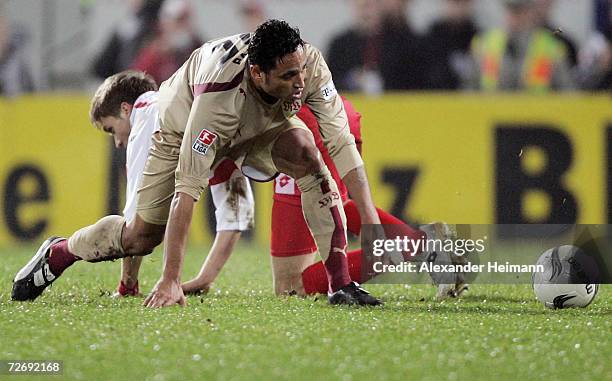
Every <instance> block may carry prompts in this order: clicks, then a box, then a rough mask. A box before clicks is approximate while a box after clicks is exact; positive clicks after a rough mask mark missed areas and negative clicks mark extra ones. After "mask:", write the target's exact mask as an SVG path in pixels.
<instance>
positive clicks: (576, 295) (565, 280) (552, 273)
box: [531, 245, 599, 308]
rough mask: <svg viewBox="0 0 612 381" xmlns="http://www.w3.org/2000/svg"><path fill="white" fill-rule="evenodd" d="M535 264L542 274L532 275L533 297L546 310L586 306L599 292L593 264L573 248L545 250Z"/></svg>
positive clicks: (590, 259)
mask: <svg viewBox="0 0 612 381" xmlns="http://www.w3.org/2000/svg"><path fill="white" fill-rule="evenodd" d="M537 265H542V266H543V268H544V271H543V272H534V273H533V275H532V278H531V279H532V285H533V291H534V292H535V295H536V298H537V299H538V300H539V301H540V302H541V303H543V304H544V305H545V306H546V307H548V308H568V307H586V306H588V305H589V304H590V303H591V302H592V301H593V299H595V295H597V291H598V289H599V285H598V284H596V283H594V282H593V280H594V279H597V274H598V272H597V265H596V263H595V261H594V260H593V259H592V258H591V257H589V256H588V255H586V254H584V253H583V252H582V250H580V249H579V248H577V247H575V246H571V245H564V246H559V247H553V248H551V249H548V250H546V251H545V252H544V254H542V255H541V256H540V258H539V259H538V262H537Z"/></svg>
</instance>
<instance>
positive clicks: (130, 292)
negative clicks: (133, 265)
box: [117, 280, 140, 296]
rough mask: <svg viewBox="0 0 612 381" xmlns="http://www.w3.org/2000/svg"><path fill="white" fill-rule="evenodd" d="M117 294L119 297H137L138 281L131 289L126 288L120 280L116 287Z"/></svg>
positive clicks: (138, 292) (138, 291)
mask: <svg viewBox="0 0 612 381" xmlns="http://www.w3.org/2000/svg"><path fill="white" fill-rule="evenodd" d="M117 292H118V293H119V295H121V296H138V294H140V290H139V289H138V281H136V283H135V284H134V286H133V287H128V286H126V285H125V283H123V281H122V280H120V281H119V285H118V286H117Z"/></svg>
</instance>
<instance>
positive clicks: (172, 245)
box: [144, 192, 195, 308]
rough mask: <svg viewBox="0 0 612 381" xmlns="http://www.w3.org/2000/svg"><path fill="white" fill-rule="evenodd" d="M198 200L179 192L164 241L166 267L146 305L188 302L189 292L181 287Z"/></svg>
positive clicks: (157, 305) (182, 303) (171, 208)
mask: <svg viewBox="0 0 612 381" xmlns="http://www.w3.org/2000/svg"><path fill="white" fill-rule="evenodd" d="M194 206H195V200H194V199H193V197H191V196H189V195H188V194H186V193H182V192H178V193H175V195H174V199H173V200H172V205H171V207H170V214H169V216H168V225H167V227H166V237H165V241H164V268H163V272H162V276H161V278H160V279H159V280H158V281H157V284H156V285H155V287H153V290H152V291H151V294H149V296H147V298H146V299H145V301H144V305H145V306H147V307H151V308H159V307H167V306H171V305H174V304H177V303H178V304H179V305H181V306H184V305H185V295H184V294H183V290H182V288H181V271H182V268H183V259H184V256H185V245H186V243H187V234H188V232H189V226H190V225H191V219H192V216H193V208H194Z"/></svg>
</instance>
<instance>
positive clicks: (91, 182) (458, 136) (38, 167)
mask: <svg viewBox="0 0 612 381" xmlns="http://www.w3.org/2000/svg"><path fill="white" fill-rule="evenodd" d="M349 99H350V100H351V101H352V102H353V103H354V105H355V107H356V109H357V110H358V111H359V112H360V113H361V114H362V134H363V141H364V146H363V147H364V149H363V155H364V159H365V162H366V168H367V171H368V175H369V179H370V183H371V186H372V190H373V194H374V200H375V202H376V204H377V206H379V207H381V208H383V209H386V210H391V211H393V212H394V213H395V214H396V215H399V216H400V217H402V218H404V219H407V220H410V221H419V222H428V221H432V220H445V221H448V222H450V223H473V224H476V223H478V224H488V223H500V222H517V223H518V222H543V221H544V222H545V221H546V218H547V217H549V216H551V213H554V212H555V210H556V209H558V208H561V209H563V208H566V207H567V208H568V210H569V212H568V213H569V214H570V215H571V214H572V211H573V213H574V214H575V218H574V220H573V221H571V222H574V223H609V222H612V221H609V219H610V216H609V213H608V209H609V208H608V204H609V200H608V198H609V194H610V189H609V187H610V184H608V180H607V179H608V176H610V177H611V178H612V174H610V172H611V171H612V169H611V168H612V159H611V157H612V155H611V153H610V152H609V151H610V147H612V142H611V141H610V139H611V138H610V137H612V107H610V106H611V102H610V98H609V97H607V96H603V95H599V96H595V95H584V94H573V95H547V96H545V97H542V96H525V95H483V94H478V95H477V94H474V95H465V94H463V95H460V96H458V95H456V94H452V95H451V94H448V95H445V94H432V95H424V94H411V95H403V94H402V95H385V96H382V97H379V98H369V97H361V96H351V97H349ZM88 108H89V99H88V98H87V97H86V96H56V95H53V96H34V97H22V98H19V99H17V100H0V141H1V148H2V158H1V160H0V200H1V201H2V204H1V205H0V211H1V213H2V218H1V222H0V245H10V244H14V243H18V242H22V241H29V240H35V241H38V240H41V239H44V238H46V237H47V236H49V235H62V236H68V235H70V234H71V233H72V232H74V230H76V229H78V228H80V227H83V226H86V225H89V224H91V223H93V222H95V221H96V220H97V219H98V218H100V217H102V216H104V215H106V214H107V208H108V206H107V205H108V198H109V193H110V190H109V178H110V162H111V149H110V144H111V143H110V142H109V138H108V137H106V136H105V135H104V134H103V133H101V132H100V131H98V130H96V129H95V128H93V127H92V126H91V124H90V123H89V120H88ZM516 131H519V132H520V131H522V132H520V133H518V134H516V133H515V132H516ZM538 134H539V135H538ZM532 135H533V136H534V137H535V138H536V139H535V140H534V143H531V142H530V141H529V137H530V136H532ZM520 136H522V137H523V138H522V139H523V140H522V141H516V139H518V138H517V137H520ZM538 136H539V139H541V141H540V140H538ZM509 137H512V139H514V140H513V141H509V140H508V139H509ZM525 139H527V140H525ZM519 140H520V139H519ZM519 146H520V147H522V148H521V149H518V148H517V149H516V152H513V151H509V147H510V149H512V147H519ZM504 147H505V148H504ZM568 147H569V151H568V150H567V149H566V148H568ZM500 152H503V154H500ZM500 159H501V160H500ZM564 160H565V161H568V160H569V164H568V166H567V169H565V170H562V173H560V174H559V175H558V176H552V177H551V178H548V177H547V176H548V175H547V174H548V172H550V171H551V168H553V167H554V166H555V165H556V164H558V163H559V162H563V161H564ZM509 168H514V169H515V170H518V171H520V173H521V176H519V177H520V179H522V180H520V179H518V180H516V181H515V179H516V176H515V175H516V172H508V170H509ZM560 168H561V167H560ZM561 169H563V168H561ZM532 180H533V182H534V183H538V181H540V180H542V181H544V182H545V183H547V184H551V185H550V186H551V187H552V188H550V189H554V190H552V191H551V190H550V189H547V188H546V186H544V187H542V188H539V187H538V186H535V187H529V186H526V185H525V184H527V185H528V184H529V182H530V181H532ZM521 181H527V183H521ZM121 184H123V183H121ZM500 184H502V185H501V188H500ZM521 184H522V185H521ZM122 186H123V185H122ZM254 188H255V191H256V206H255V208H256V223H255V227H256V229H255V237H256V239H257V241H258V242H259V243H261V244H267V243H268V240H269V236H270V208H271V204H272V202H271V201H272V184H271V183H266V184H254ZM557 188H558V189H557ZM556 191H560V192H561V193H563V192H565V193H567V194H568V197H563V201H561V202H558V201H559V200H557V199H555V198H554V197H551V194H552V193H554V192H556ZM565 193H563V194H565ZM517 199H518V200H520V203H519V204H516V202H514V201H511V200H517ZM566 202H567V203H566ZM574 202H575V205H572V203H574ZM200 204H205V202H202V201H201V202H200ZM121 207H122V205H121ZM204 209H205V208H204V207H203V205H201V206H198V208H197V212H196V215H195V216H194V222H193V224H192V229H191V236H190V242H191V243H206V242H210V239H211V235H210V233H209V232H210V230H211V229H210V227H209V226H208V222H207V221H208V219H207V218H206V217H205V216H204ZM508 209H511V210H508ZM514 209H516V210H514ZM564 213H565V211H564ZM504 216H506V217H504ZM508 216H515V217H516V216H520V218H521V221H504V220H503V218H509V217H508ZM500 219H501V220H500ZM563 222H567V221H563Z"/></svg>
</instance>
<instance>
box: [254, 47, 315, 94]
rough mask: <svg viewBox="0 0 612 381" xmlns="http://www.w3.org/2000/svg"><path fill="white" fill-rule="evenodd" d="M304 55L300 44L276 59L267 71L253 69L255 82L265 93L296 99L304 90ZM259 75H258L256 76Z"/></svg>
mask: <svg viewBox="0 0 612 381" xmlns="http://www.w3.org/2000/svg"><path fill="white" fill-rule="evenodd" d="M305 71H306V57H305V54H304V49H303V48H302V47H301V46H300V47H298V49H297V50H296V51H295V52H293V53H290V54H287V55H286V56H284V57H283V58H281V59H280V60H278V62H277V64H276V67H274V69H271V70H270V71H269V72H268V73H265V72H263V71H258V70H255V72H256V75H255V77H254V78H255V83H256V85H258V87H259V88H260V89H261V90H263V91H264V92H265V93H266V94H268V95H271V96H272V97H274V98H279V99H282V100H290V101H293V100H297V99H300V98H301V97H302V92H303V91H304V79H305V78H304V75H305ZM257 75H259V76H257Z"/></svg>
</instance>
